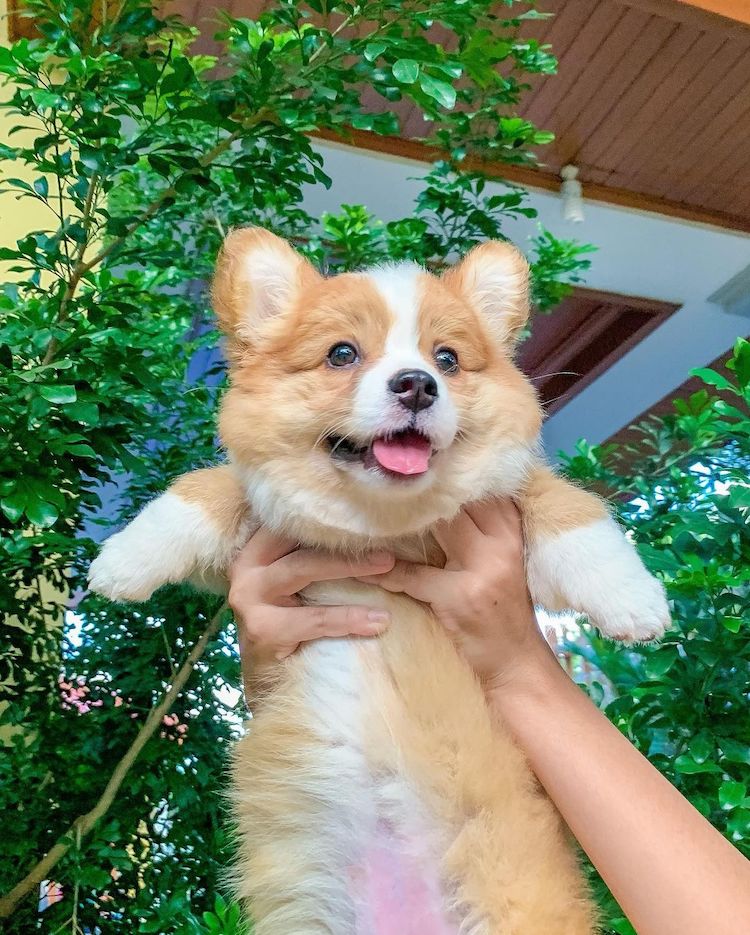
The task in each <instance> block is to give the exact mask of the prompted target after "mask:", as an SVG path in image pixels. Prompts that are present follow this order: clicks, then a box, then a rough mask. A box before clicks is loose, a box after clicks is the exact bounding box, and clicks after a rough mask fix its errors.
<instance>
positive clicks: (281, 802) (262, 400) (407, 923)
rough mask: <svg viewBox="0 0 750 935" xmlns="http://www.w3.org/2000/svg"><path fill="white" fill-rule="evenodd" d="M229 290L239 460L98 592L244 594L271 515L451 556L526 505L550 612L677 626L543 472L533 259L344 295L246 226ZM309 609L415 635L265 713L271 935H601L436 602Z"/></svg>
mask: <svg viewBox="0 0 750 935" xmlns="http://www.w3.org/2000/svg"><path fill="white" fill-rule="evenodd" d="M213 298H214V305H215V309H216V312H217V315H218V317H219V321H220V323H221V326H222V328H223V330H224V332H225V334H226V338H227V349H228V358H229V368H230V386H229V389H228V390H227V393H226V395H225V396H224V399H223V402H222V405H221V414H220V433H221V438H222V442H223V444H224V446H225V448H226V451H227V453H228V459H229V460H228V463H227V464H224V465H221V466H218V467H214V468H209V469H206V470H200V471H195V472H193V473H191V474H188V475H186V476H184V477H181V478H179V479H178V480H177V481H175V483H174V484H173V485H172V486H171V487H170V488H169V490H168V491H167V492H166V493H165V494H164V495H163V496H161V497H159V498H158V499H157V500H155V501H153V502H152V503H150V504H149V505H148V506H146V508H145V509H144V510H143V511H142V512H141V513H140V515H139V516H137V517H136V518H135V519H134V520H133V522H132V523H130V525H129V526H127V527H126V528H125V529H124V530H123V531H122V532H120V533H118V534H116V535H114V536H113V537H112V538H110V539H109V540H108V541H107V542H106V543H105V545H104V548H103V550H102V552H101V554H100V555H99V557H98V558H97V559H96V560H95V562H94V563H93V565H92V567H91V577H90V580H91V587H92V588H93V589H94V590H95V591H98V592H99V593H102V594H104V595H107V596H108V597H110V598H112V599H113V600H132V601H144V600H146V599H147V598H148V597H149V596H150V595H151V594H152V593H153V591H154V590H155V589H156V588H158V587H160V586H161V585H163V584H166V583H168V582H180V581H187V580H191V581H193V582H195V583H197V584H198V585H199V586H202V587H208V588H214V589H215V588H219V589H220V588H221V587H222V582H223V581H225V579H226V572H227V568H228V566H229V564H230V562H231V560H232V558H233V556H234V555H235V554H236V552H237V550H238V549H239V548H241V547H242V546H243V545H244V543H245V542H246V541H247V539H248V537H249V536H250V535H251V534H252V532H253V531H254V530H255V529H257V528H258V526H259V525H260V524H265V525H266V526H268V527H271V528H273V529H274V530H278V531H279V532H282V533H284V534H287V535H291V536H293V537H295V538H296V539H297V540H299V542H300V543H303V544H304V545H306V546H313V547H319V548H321V549H326V550H329V551H333V552H337V553H345V554H347V555H353V554H357V553H364V552H366V551H370V550H372V549H387V550H389V551H391V552H393V553H394V554H395V555H396V557H397V558H406V559H410V560H416V561H422V562H427V563H433V564H438V565H439V564H441V563H442V562H443V556H442V553H441V551H440V549H439V548H438V546H437V545H436V543H435V541H434V539H433V538H432V536H431V534H430V529H431V527H432V526H433V524H435V523H436V522H437V521H438V520H444V519H449V518H451V517H453V516H454V515H455V514H456V513H457V511H458V510H459V509H460V508H461V506H462V505H463V504H466V503H468V502H470V501H477V500H481V499H483V498H491V497H513V498H514V499H515V501H516V503H517V504H518V506H519V509H520V511H521V514H522V518H523V525H524V532H525V540H526V550H527V560H526V566H527V574H528V584H529V588H530V591H531V594H532V597H533V599H534V601H535V603H536V604H538V605H540V606H542V607H545V608H547V609H548V610H550V611H559V610H564V609H568V608H570V609H573V610H577V611H580V612H582V613H585V614H587V615H588V617H589V618H590V620H592V621H593V622H594V623H595V624H596V625H597V626H598V627H599V628H600V629H601V630H602V631H603V632H604V633H606V634H608V635H610V636H612V637H614V638H617V639H622V640H626V641H635V640H639V641H641V640H651V639H654V638H655V637H657V636H659V635H660V634H661V633H662V631H663V630H664V628H665V626H666V625H667V623H668V619H669V618H668V610H667V604H666V601H665V597H664V593H663V589H662V587H661V585H660V584H659V583H658V582H657V581H656V580H655V579H654V578H652V577H651V576H650V575H649V574H648V572H647V571H646V570H645V568H644V567H643V565H642V564H641V562H640V560H639V558H638V556H637V554H636V552H635V549H634V548H633V546H632V544H631V543H630V542H629V541H628V539H627V538H626V537H625V536H624V535H623V533H622V531H621V530H620V529H619V527H618V526H617V525H616V523H615V522H614V521H613V520H612V519H611V518H610V516H609V514H608V512H607V509H606V507H605V506H604V504H603V503H602V502H601V501H600V500H599V499H597V498H596V497H594V496H592V495H590V494H588V493H585V492H583V491H582V490H579V489H577V488H576V487H574V486H572V485H571V484H569V483H568V482H566V481H564V480H562V479H561V478H559V477H557V476H556V475H555V474H554V473H553V472H552V471H550V469H549V468H548V467H546V466H545V465H544V463H543V461H542V460H541V457H540V452H539V433H540V425H541V419H542V417H541V411H540V407H539V404H538V401H537V399H536V396H535V393H534V390H533V389H532V387H531V386H530V384H529V382H528V381H527V380H526V379H525V377H524V376H523V375H522V374H521V373H520V372H519V371H518V369H517V368H516V367H515V366H514V363H513V349H514V343H515V340H516V337H517V335H518V334H519V331H520V330H521V328H522V327H523V325H524V323H525V322H526V319H527V316H528V311H529V309H528V268H527V265H526V262H525V260H524V259H523V257H522V256H521V255H520V254H519V253H518V252H517V251H516V250H515V249H514V248H513V247H511V246H510V245H509V244H506V243H499V242H491V243H485V244H483V245H481V246H479V247H477V248H475V249H474V250H472V251H471V252H470V253H469V254H468V255H467V256H466V257H465V258H464V260H463V261H462V262H460V263H459V264H458V265H457V266H455V267H454V268H452V269H449V270H448V271H447V272H445V273H444V274H443V275H442V276H440V277H437V276H434V275H431V274H430V273H428V272H426V271H425V270H424V269H422V268H420V267H419V266H416V265H414V264H411V263H400V264H396V265H388V266H382V267H377V268H374V269H368V270H364V271H362V272H356V273H342V274H340V275H338V276H333V277H330V278H327V277H324V276H322V275H320V274H319V273H318V272H317V271H316V270H315V269H314V268H313V267H312V266H311V265H310V264H309V263H308V262H307V261H306V260H305V259H304V258H302V257H301V256H300V255H298V254H297V253H296V252H295V251H294V250H293V249H292V248H291V247H290V246H289V245H288V244H287V243H286V242H284V241H283V240H280V239H279V238H278V237H276V236H274V235H273V234H271V233H268V232H267V231H264V230H260V229H243V230H236V231H234V232H233V233H231V234H230V235H229V236H228V238H227V239H226V241H225V243H224V245H223V247H222V250H221V253H220V256H219V259H218V264H217V270H216V276H215V281H214V287H213ZM302 597H303V599H304V600H305V601H306V602H308V603H311V604H312V603H318V604H342V603H344V604H351V603H361V604H365V605H367V606H372V607H376V608H377V607H382V608H383V609H385V610H388V611H389V612H390V613H391V616H392V624H391V626H390V627H389V629H388V630H387V631H386V632H385V633H384V634H383V635H382V636H380V637H377V638H373V639H361V638H351V639H328V640H320V641H318V642H314V643H308V644H306V645H305V646H304V647H303V648H302V649H300V651H298V652H297V653H296V654H295V655H294V656H292V657H291V658H289V659H287V660H284V661H283V662H281V663H278V664H277V665H275V666H274V669H273V674H272V678H271V679H270V681H269V680H268V679H267V680H265V682H264V690H263V692H262V693H260V694H259V695H258V698H256V699H253V698H250V699H249V701H250V704H251V707H253V708H254V711H253V715H254V716H253V719H252V721H251V724H250V728H249V731H248V733H247V735H246V736H245V737H244V738H243V739H242V740H241V741H240V743H239V745H238V748H237V751H236V755H235V759H234V802H235V811H236V817H237V822H238V826H239V851H240V854H239V864H238V868H237V871H236V881H237V892H238V895H239V897H240V898H241V899H242V900H244V901H245V902H246V904H247V906H248V909H249V912H250V914H251V915H252V917H253V919H254V923H255V929H254V931H255V932H256V935H459V933H460V935H553V933H554V935H586V933H591V932H593V930H594V912H593V907H592V903H591V901H590V899H589V896H588V893H587V890H586V886H585V883H584V880H583V876H582V873H581V870H580V869H579V867H578V863H577V858H576V855H575V852H574V849H573V848H572V847H571V845H570V842H569V841H568V839H567V834H566V830H565V828H564V827H563V825H562V822H561V820H560V818H559V816H558V815H557V812H556V810H555V808H554V807H553V805H552V803H551V802H550V801H549V800H548V799H547V798H546V796H545V795H544V794H543V792H542V791H541V790H540V788H539V786H538V784H537V782H536V781H535V778H534V776H533V775H532V774H531V772H530V770H529V768H528V766H527V764H526V763H525V761H524V758H523V756H522V754H521V753H520V752H519V750H518V749H517V748H516V747H515V746H514V744H513V742H512V741H511V739H510V738H509V736H508V735H507V734H506V733H505V732H504V730H503V728H502V725H498V724H493V723H491V721H490V716H489V714H488V710H487V707H486V704H485V701H484V697H483V694H482V690H481V687H480V685H479V684H478V682H477V680H476V678H475V676H474V675H473V673H472V672H471V671H470V670H469V667H468V666H467V665H466V663H465V662H464V661H463V660H462V659H461V658H460V657H459V655H458V653H457V652H456V650H455V649H454V647H453V645H452V643H451V642H450V640H449V638H448V637H447V635H446V634H445V632H444V631H443V629H442V628H441V627H440V626H439V625H438V624H437V623H436V622H435V620H434V618H433V617H432V615H431V613H430V610H429V608H428V607H426V606H425V605H422V604H419V603H417V602H416V601H413V600H411V599H410V598H408V597H406V596H404V595H398V594H390V593H387V592H385V591H384V590H382V589H380V588H377V587H373V586H371V585H366V584H363V583H360V582H355V581H351V580H348V581H339V582H324V583H320V584H316V585H313V586H311V587H309V588H306V589H305V591H304V593H303V595H302Z"/></svg>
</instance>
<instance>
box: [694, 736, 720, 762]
mask: <svg viewBox="0 0 750 935" xmlns="http://www.w3.org/2000/svg"><path fill="white" fill-rule="evenodd" d="M688 750H689V751H690V755H691V756H692V757H693V759H694V760H695V762H696V763H705V762H706V760H707V759H708V758H709V757H710V756H711V755H712V754H713V752H714V743H713V741H712V740H711V737H710V735H709V734H706V733H701V734H698V736H697V737H693V739H692V740H691V741H690V743H689V744H688Z"/></svg>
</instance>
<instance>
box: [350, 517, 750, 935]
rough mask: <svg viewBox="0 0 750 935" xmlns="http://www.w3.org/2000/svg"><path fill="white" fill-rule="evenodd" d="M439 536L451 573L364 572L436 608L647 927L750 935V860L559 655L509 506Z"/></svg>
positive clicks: (627, 908) (598, 861)
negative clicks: (538, 608)
mask: <svg viewBox="0 0 750 935" xmlns="http://www.w3.org/2000/svg"><path fill="white" fill-rule="evenodd" d="M437 537H438V539H439V541H440V544H441V546H442V548H443V550H444V551H445V553H446V556H447V564H446V567H445V569H444V570H443V569H433V568H428V567H427V566H417V565H409V564H407V563H402V562H399V563H397V564H396V566H395V567H394V569H393V570H392V571H390V572H388V573H386V574H383V575H378V576H377V578H376V577H368V578H366V579H365V580H367V581H369V582H371V583H377V584H380V585H381V586H383V587H385V588H386V589H388V590H391V591H403V592H405V593H408V594H410V595H412V596H413V597H415V598H416V599H417V600H422V601H425V602H428V603H430V604H431V605H432V608H433V611H434V612H435V614H436V616H437V617H438V619H439V620H440V621H441V622H442V623H443V624H444V626H445V627H446V629H447V630H448V631H449V632H450V633H451V635H452V636H453V638H454V640H455V641H456V643H457V645H458V647H459V649H460V650H461V652H462V653H463V654H464V655H465V657H466V658H467V660H468V662H469V663H470V664H471V665H472V666H473V667H474V669H475V671H476V672H477V675H478V676H479V677H480V679H481V680H482V682H483V684H484V686H485V691H486V696H487V702H488V705H489V707H490V709H491V710H492V712H493V713H494V714H495V715H496V716H497V717H498V718H501V719H502V721H503V722H504V723H505V725H506V726H507V727H508V728H509V729H510V731H511V732H512V733H513V735H514V736H515V738H516V740H517V742H518V744H519V745H520V746H521V748H522V749H523V750H524V752H525V754H526V756H527V758H528V761H529V764H530V766H531V768H532V769H533V770H534V772H535V773H536V775H537V777H538V778H539V780H540V782H541V783H542V784H543V785H544V787H545V789H546V790H547V793H548V794H549V796H550V798H551V799H552V801H553V802H554V803H555V805H556V806H557V808H558V810H559V811H560V813H561V814H562V816H563V818H564V819H565V821H566V822H567V824H568V826H569V827H570V829H571V831H572V832H573V834H574V835H575V836H576V838H577V839H578V841H579V842H580V844H581V846H582V847H583V849H584V850H585V851H586V853H587V854H588V855H589V857H590V859H591V861H592V863H593V864H594V866H595V867H596V868H597V870H598V871H599V873H600V874H601V876H602V877H603V879H604V880H605V882H606V883H607V885H608V886H609V887H610V889H611V890H612V892H613V894H614V895H615V897H616V898H617V899H618V901H619V903H620V905H621V906H622V908H623V911H624V912H625V913H626V915H627V916H628V918H629V919H630V921H631V922H632V924H633V926H634V927H635V929H636V930H637V932H638V933H639V935H707V933H709V932H710V933H711V935H745V933H747V932H748V931H750V861H747V860H746V859H745V858H744V857H743V856H742V855H741V854H740V852H739V851H737V850H736V849H735V848H734V847H732V845H731V844H730V843H729V842H728V841H726V840H725V839H724V838H723V837H722V836H721V835H720V834H719V832H718V831H716V830H715V829H714V828H713V827H712V826H711V825H710V824H709V822H707V821H706V820H705V819H704V818H703V817H702V816H701V815H700V814H699V813H698V812H697V811H696V810H695V809H694V808H693V807H692V805H690V803H689V802H688V801H687V800H686V799H685V798H684V797H683V796H682V795H680V793H679V792H678V791H677V790H676V789H675V788H674V787H673V786H672V785H671V784H670V783H669V782H668V781H667V780H666V779H665V778H664V777H663V776H662V775H661V774H660V773H659V772H658V771H657V770H656V769H655V768H654V767H653V766H652V765H651V764H650V763H649V762H648V760H646V759H645V757H643V756H641V754H640V753H639V752H638V751H637V750H636V749H635V747H633V746H632V745H631V744H630V743H629V742H628V741H627V739H626V738H625V737H623V736H622V734H620V732H619V731H618V730H617V729H616V728H615V727H614V726H613V725H612V724H610V722H609V721H608V720H607V719H606V718H605V717H604V715H602V714H601V712H599V711H598V710H597V708H596V707H595V706H594V705H593V704H592V703H591V701H590V700H589V699H588V698H587V697H586V695H585V694H584V693H583V692H582V691H581V690H580V689H579V688H578V687H577V686H576V685H574V684H573V682H571V681H570V679H569V678H568V677H567V675H566V674H565V673H564V671H563V670H562V668H561V667H560V666H559V664H558V663H557V660H556V659H555V657H554V655H553V653H552V652H551V650H550V649H549V647H548V646H547V644H546V642H545V640H544V638H543V637H542V635H541V633H540V631H539V628H538V626H537V624H536V620H535V617H534V613H533V608H532V606H531V600H530V598H529V596H528V592H527V589H526V587H525V576H524V563H523V542H522V534H521V523H520V517H519V515H518V512H517V510H516V509H515V507H514V506H513V504H511V503H509V502H508V503H503V504H482V505H481V506H475V507H470V508H468V509H467V510H464V511H463V512H462V513H461V514H460V515H459V516H458V517H457V519H456V520H455V521H454V522H452V523H450V524H443V525H442V526H441V527H439V528H438V530H437Z"/></svg>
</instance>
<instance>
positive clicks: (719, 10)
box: [680, 0, 750, 26]
mask: <svg viewBox="0 0 750 935" xmlns="http://www.w3.org/2000/svg"><path fill="white" fill-rule="evenodd" d="M680 2H681V3H684V4H685V5H686V6H694V7H698V9H699V10H708V12H709V13H716V14H717V15H719V16H724V17H725V18H726V19H733V20H736V21H737V22H738V23H745V25H747V26H750V3H748V0H680Z"/></svg>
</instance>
